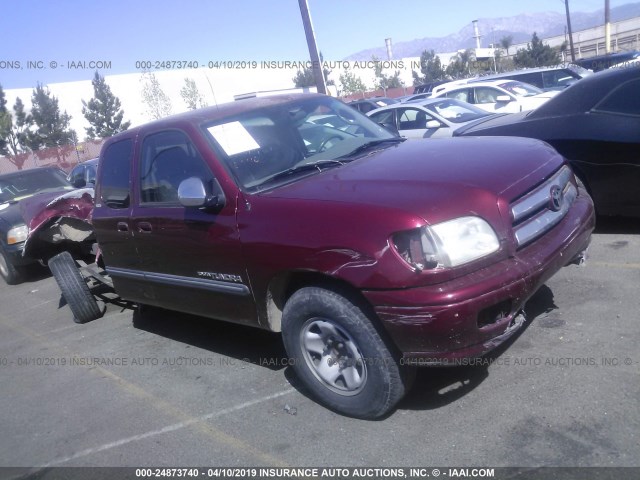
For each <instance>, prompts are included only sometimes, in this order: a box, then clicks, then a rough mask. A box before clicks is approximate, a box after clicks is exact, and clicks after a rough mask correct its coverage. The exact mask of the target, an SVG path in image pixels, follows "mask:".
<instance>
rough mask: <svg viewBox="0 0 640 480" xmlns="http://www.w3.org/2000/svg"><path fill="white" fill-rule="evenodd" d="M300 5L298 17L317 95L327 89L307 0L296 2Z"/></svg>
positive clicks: (325, 91)
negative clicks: (300, 21)
mask: <svg viewBox="0 0 640 480" xmlns="http://www.w3.org/2000/svg"><path fill="white" fill-rule="evenodd" d="M298 5H300V15H302V24H303V25H304V34H305V36H306V37H307V46H308V47H309V56H310V57H311V67H312V69H313V78H314V79H315V81H316V87H317V89H318V93H324V94H325V95H326V93H327V87H326V85H325V82H324V75H323V74H322V65H320V55H319V54H318V46H317V45H316V36H315V34H314V33H313V25H312V24H311V15H310V14H309V5H308V4H307V0H298Z"/></svg>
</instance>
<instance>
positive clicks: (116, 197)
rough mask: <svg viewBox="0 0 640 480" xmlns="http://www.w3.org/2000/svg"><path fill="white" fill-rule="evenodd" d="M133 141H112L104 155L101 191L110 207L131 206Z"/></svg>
mask: <svg viewBox="0 0 640 480" xmlns="http://www.w3.org/2000/svg"><path fill="white" fill-rule="evenodd" d="M132 153H133V141H132V140H131V139H130V138H127V139H126V140H121V141H120V142H116V143H112V144H111V145H109V147H108V148H107V149H106V151H105V152H104V155H103V157H102V170H101V178H100V192H101V198H102V201H103V202H104V203H105V204H106V205H107V206H108V207H110V208H127V207H129V203H130V202H129V200H130V195H129V184H130V176H131V154H132Z"/></svg>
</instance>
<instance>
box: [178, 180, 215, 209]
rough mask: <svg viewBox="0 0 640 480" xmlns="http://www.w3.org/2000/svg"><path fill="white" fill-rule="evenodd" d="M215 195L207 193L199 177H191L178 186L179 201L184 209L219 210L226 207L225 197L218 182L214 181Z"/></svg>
mask: <svg viewBox="0 0 640 480" xmlns="http://www.w3.org/2000/svg"><path fill="white" fill-rule="evenodd" d="M212 183H213V187H214V190H216V193H215V194H210V193H208V192H207V188H206V187H205V184H204V182H203V181H202V180H201V179H200V178H198V177H190V178H187V179H185V180H183V181H182V182H180V185H179V186H178V200H179V201H180V204H181V205H182V206H184V207H197V208H204V209H212V210H214V209H215V210H219V209H221V208H222V207H224V204H225V201H226V199H225V196H224V193H223V192H222V188H221V187H220V184H219V183H218V181H217V180H215V179H214V180H213V181H212Z"/></svg>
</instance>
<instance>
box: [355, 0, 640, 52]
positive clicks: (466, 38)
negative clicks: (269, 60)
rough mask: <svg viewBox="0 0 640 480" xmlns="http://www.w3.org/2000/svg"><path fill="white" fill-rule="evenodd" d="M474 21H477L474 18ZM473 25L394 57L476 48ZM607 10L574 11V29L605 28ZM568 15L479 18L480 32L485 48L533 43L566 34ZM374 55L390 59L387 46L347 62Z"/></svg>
mask: <svg viewBox="0 0 640 480" xmlns="http://www.w3.org/2000/svg"><path fill="white" fill-rule="evenodd" d="M610 13H611V21H612V22H618V21H621V20H626V19H629V18H634V17H638V16H640V2H638V3H628V4H626V5H621V6H619V7H615V8H612V9H611V11H610ZM471 20H473V19H471ZM471 20H469V24H468V25H467V26H465V27H464V28H463V29H461V30H460V31H459V32H457V33H453V34H451V35H447V36H446V37H424V38H417V39H415V40H409V41H406V42H398V43H394V44H393V56H394V58H406V57H419V56H420V55H421V54H422V52H423V51H424V50H435V52H436V53H445V52H455V51H457V50H461V49H467V48H473V47H475V39H474V38H473V25H472V24H471ZM603 22H604V10H603V9H600V10H597V11H595V12H590V13H585V12H571V28H572V30H573V31H574V32H577V31H579V30H585V29H587V28H593V27H596V26H599V25H602V24H603ZM565 26H566V16H565V15H564V14H561V13H555V12H542V13H523V14H520V15H516V16H513V17H502V18H479V19H478V29H479V31H480V35H482V39H481V42H482V46H483V47H487V46H489V44H490V43H493V42H495V43H498V42H499V41H500V39H501V38H503V37H505V36H508V35H511V36H512V37H513V44H514V45H516V44H518V43H525V42H528V41H530V40H531V36H532V35H533V32H536V33H537V34H538V36H539V37H540V38H545V37H552V36H555V35H562V34H564V31H565ZM372 56H375V57H377V58H386V57H387V51H386V49H385V47H384V46H381V47H377V48H369V49H366V50H362V51H360V52H357V53H354V54H352V55H349V56H348V57H346V58H345V60H370V59H371V57H372Z"/></svg>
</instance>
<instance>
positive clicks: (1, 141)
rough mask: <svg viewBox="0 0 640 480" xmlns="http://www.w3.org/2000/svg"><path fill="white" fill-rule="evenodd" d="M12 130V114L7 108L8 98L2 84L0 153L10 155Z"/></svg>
mask: <svg viewBox="0 0 640 480" xmlns="http://www.w3.org/2000/svg"><path fill="white" fill-rule="evenodd" d="M10 132H11V114H10V113H9V110H7V99H6V98H5V95H4V90H3V89H2V85H0V155H8V154H9V151H8V150H7V146H8V145H9V134H10Z"/></svg>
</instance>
